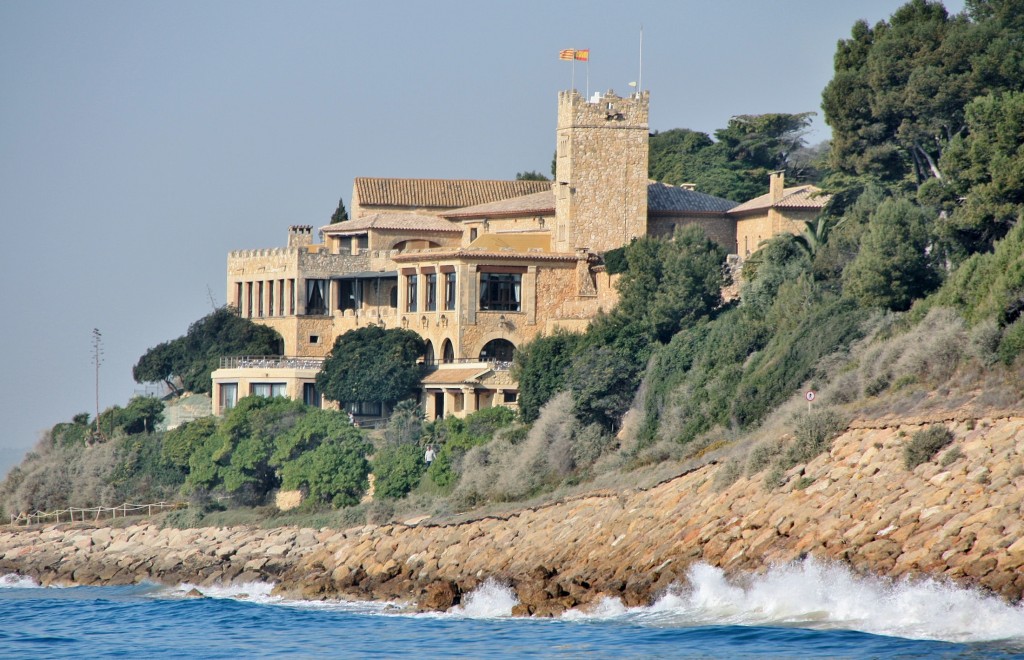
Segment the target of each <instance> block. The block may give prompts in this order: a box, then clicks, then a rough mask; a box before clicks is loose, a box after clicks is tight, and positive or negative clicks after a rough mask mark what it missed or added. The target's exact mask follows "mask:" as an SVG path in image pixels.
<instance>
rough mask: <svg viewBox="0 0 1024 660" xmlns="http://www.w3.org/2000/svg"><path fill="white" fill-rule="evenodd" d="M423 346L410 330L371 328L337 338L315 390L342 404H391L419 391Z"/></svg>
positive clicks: (357, 330) (421, 341) (317, 380)
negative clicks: (420, 361)
mask: <svg viewBox="0 0 1024 660" xmlns="http://www.w3.org/2000/svg"><path fill="white" fill-rule="evenodd" d="M425 352H426V343H425V342H424V341H423V339H422V338H421V337H420V336H419V335H418V334H416V333H415V332H413V331H412V330H403V329H397V328H396V329H384V328H381V327H378V326H375V325H370V326H366V327H364V328H357V329H356V330H349V331H348V332H346V333H345V334H343V335H341V336H339V337H338V338H337V339H336V340H335V342H334V347H333V348H332V349H331V352H330V354H329V355H328V356H327V359H326V360H324V364H323V367H322V368H321V370H320V373H318V374H317V377H316V385H317V388H318V389H319V390H320V391H321V392H323V393H324V395H325V396H326V397H328V398H329V399H333V400H334V401H339V402H341V403H342V404H344V405H347V404H351V403H360V402H370V401H372V402H380V403H383V404H386V405H393V404H394V403H395V402H397V401H401V400H402V399H405V398H408V397H410V396H412V395H413V394H415V393H416V391H417V389H419V382H420V377H421V375H422V365H419V364H417V360H419V358H421V357H422V356H423V354H424V353H425Z"/></svg>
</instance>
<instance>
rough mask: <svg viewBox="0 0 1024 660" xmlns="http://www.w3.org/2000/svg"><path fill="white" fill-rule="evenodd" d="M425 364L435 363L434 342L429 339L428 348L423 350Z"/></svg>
mask: <svg viewBox="0 0 1024 660" xmlns="http://www.w3.org/2000/svg"><path fill="white" fill-rule="evenodd" d="M423 364H425V365H427V366H428V367H429V366H431V365H433V364H434V344H433V343H432V342H431V341H430V340H429V339H428V340H427V349H426V350H425V351H423Z"/></svg>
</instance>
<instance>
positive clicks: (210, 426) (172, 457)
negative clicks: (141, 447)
mask: <svg viewBox="0 0 1024 660" xmlns="http://www.w3.org/2000/svg"><path fill="white" fill-rule="evenodd" d="M216 432H217V420H216V418H214V417H201V418H200V419H196V420H193V421H190V422H185V423H184V424H182V425H181V426H178V427H176V428H174V429H171V430H170V431H168V432H167V433H165V434H164V441H163V446H162V450H161V453H162V454H163V458H164V460H165V461H166V462H167V463H170V464H171V465H174V466H176V467H178V468H181V469H184V470H187V469H188V466H189V459H190V458H191V457H192V454H194V453H196V452H197V451H198V450H199V448H200V447H202V446H203V444H204V443H205V442H206V441H207V440H208V439H210V438H211V437H212V436H213V435H214V434H215V433H216Z"/></svg>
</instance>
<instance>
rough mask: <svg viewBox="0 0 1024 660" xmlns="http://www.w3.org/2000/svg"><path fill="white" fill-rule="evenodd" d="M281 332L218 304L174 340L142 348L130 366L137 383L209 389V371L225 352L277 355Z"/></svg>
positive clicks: (279, 352) (230, 353)
mask: <svg viewBox="0 0 1024 660" xmlns="http://www.w3.org/2000/svg"><path fill="white" fill-rule="evenodd" d="M283 345H284V342H283V340H282V339H281V335H279V334H277V332H276V331H275V330H272V329H270V328H268V327H266V326H264V325H259V324H257V323H253V322H252V321H250V320H248V319H243V318H241V317H240V316H238V315H237V314H236V313H235V311H234V310H233V309H231V308H230V307H221V308H219V309H217V310H215V311H213V312H212V313H210V314H208V315H206V316H204V317H203V318H201V319H199V320H198V321H196V322H195V323H193V324H192V325H190V326H189V328H188V332H187V333H186V334H185V335H184V336H182V337H178V338H177V339H172V340H171V341H166V342H163V343H162V344H158V345H156V346H154V347H153V348H151V349H149V350H148V351H146V352H145V353H144V354H143V355H142V357H140V358H139V361H138V362H137V363H136V364H135V366H134V367H132V377H133V378H135V382H137V383H153V382H161V381H162V382H164V383H166V384H167V386H168V387H170V388H171V390H172V391H174V392H181V391H182V390H185V391H190V392H207V393H208V392H210V391H211V388H212V383H211V382H210V374H211V373H213V371H214V370H215V369H217V368H218V367H219V366H220V358H221V357H223V356H226V355H280V354H281V352H282V350H283Z"/></svg>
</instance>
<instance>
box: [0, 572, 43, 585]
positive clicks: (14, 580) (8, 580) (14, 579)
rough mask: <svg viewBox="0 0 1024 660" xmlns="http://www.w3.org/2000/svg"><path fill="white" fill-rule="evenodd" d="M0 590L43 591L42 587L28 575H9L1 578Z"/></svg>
mask: <svg viewBox="0 0 1024 660" xmlns="http://www.w3.org/2000/svg"><path fill="white" fill-rule="evenodd" d="M0 589H42V586H41V585H40V584H39V583H38V582H36V581H35V580H34V579H32V578H30V577H28V576H26V575H18V574H17V573H9V574H7V575H4V576H0Z"/></svg>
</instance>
